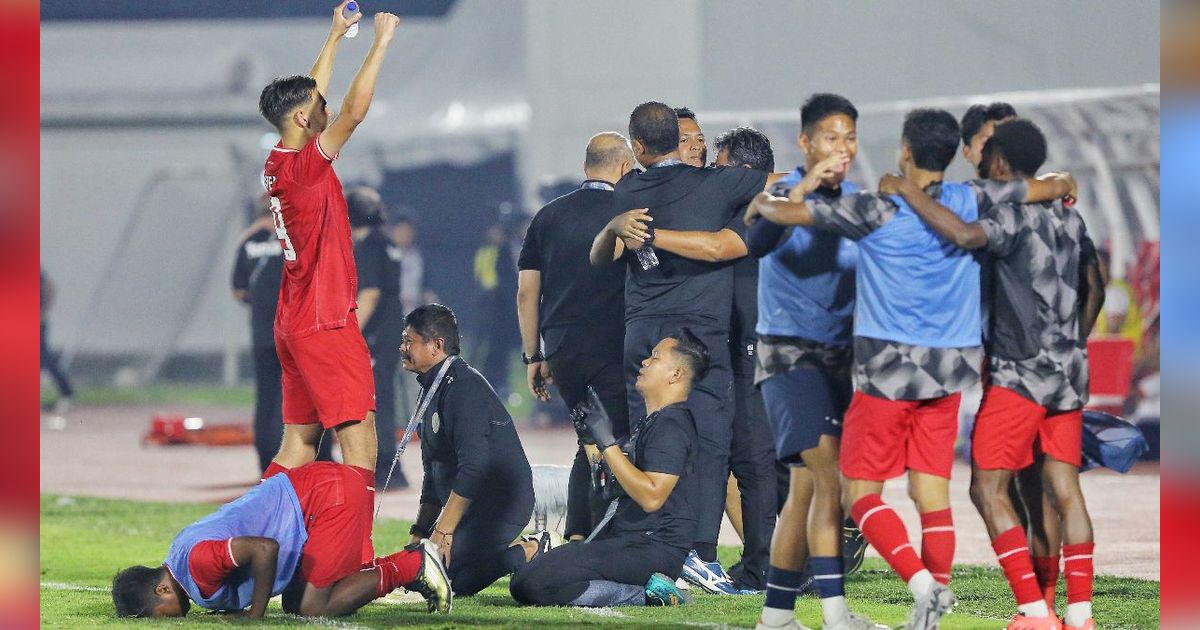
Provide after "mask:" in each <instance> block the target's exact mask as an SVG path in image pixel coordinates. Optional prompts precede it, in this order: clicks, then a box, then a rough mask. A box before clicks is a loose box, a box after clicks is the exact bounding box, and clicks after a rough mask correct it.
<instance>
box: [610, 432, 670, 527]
mask: <svg viewBox="0 0 1200 630" xmlns="http://www.w3.org/2000/svg"><path fill="white" fill-rule="evenodd" d="M602 455H603V456H604V461H606V462H608V467H609V468H610V469H612V473H613V476H614V477H616V478H617V482H618V483H620V484H621V488H622V489H624V490H625V494H628V495H629V498H631V499H633V500H634V501H635V502H637V504H638V506H639V507H641V508H642V509H643V510H645V511H647V512H657V511H658V510H659V508H661V507H662V506H663V504H664V503H666V502H667V498H668V497H670V496H671V491H672V490H674V489H675V484H676V482H678V481H679V475H669V474H667V473H660V472H642V471H641V470H639V469H638V467H637V466H634V465H633V462H631V461H629V458H628V457H626V456H625V453H623V452H621V448H620V447H619V446H617V445H615V444H614V445H612V446H609V447H608V448H606V449H604V452H603V453H602Z"/></svg>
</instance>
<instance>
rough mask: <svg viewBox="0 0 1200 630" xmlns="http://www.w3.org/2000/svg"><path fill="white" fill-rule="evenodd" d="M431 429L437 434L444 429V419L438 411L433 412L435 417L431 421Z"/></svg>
mask: <svg viewBox="0 0 1200 630" xmlns="http://www.w3.org/2000/svg"><path fill="white" fill-rule="evenodd" d="M429 428H431V429H433V432H434V433H437V432H438V431H439V430H441V428H442V417H441V416H439V415H438V412H436V411H435V412H433V417H432V418H430V419H429Z"/></svg>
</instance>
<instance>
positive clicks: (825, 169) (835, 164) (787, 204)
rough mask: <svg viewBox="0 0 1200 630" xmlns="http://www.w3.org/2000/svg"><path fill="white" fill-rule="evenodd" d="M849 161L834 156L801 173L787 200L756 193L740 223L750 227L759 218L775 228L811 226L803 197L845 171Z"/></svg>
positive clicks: (845, 157)
mask: <svg viewBox="0 0 1200 630" xmlns="http://www.w3.org/2000/svg"><path fill="white" fill-rule="evenodd" d="M849 161H850V158H849V156H848V155H847V154H845V153H835V154H833V155H830V156H829V157H827V158H825V159H824V160H821V161H820V162H817V164H816V165H815V166H813V167H812V169H810V170H809V171H808V172H807V173H805V175H804V179H802V180H800V183H798V184H796V186H795V187H793V188H792V189H791V190H790V191H789V192H788V196H787V197H776V196H774V195H772V194H770V193H767V192H761V193H759V194H758V195H756V196H755V197H754V200H753V201H751V202H750V206H749V207H748V208H746V216H745V217H743V221H745V223H746V225H751V224H753V223H754V222H755V221H756V220H758V218H759V217H762V218H764V219H766V220H768V221H770V222H771V223H774V224H776V225H788V226H790V225H812V222H813V221H812V210H811V209H810V208H809V207H808V202H807V201H805V200H804V198H805V197H807V196H808V195H810V194H812V193H813V192H814V191H815V190H816V189H817V188H819V187H820V186H821V180H823V179H826V178H828V177H830V176H831V175H832V174H833V173H834V172H835V171H836V170H838V169H839V168H845V165H846V164H847V163H848V162H849Z"/></svg>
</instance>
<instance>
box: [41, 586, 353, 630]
mask: <svg viewBox="0 0 1200 630" xmlns="http://www.w3.org/2000/svg"><path fill="white" fill-rule="evenodd" d="M39 586H40V587H41V588H45V589H49V590H52V591H88V592H95V593H107V592H109V591H110V589H107V588H104V587H101V586H84V585H83V584H68V583H66V582H41V583H39ZM271 600H272V601H277V600H279V596H275V597H272V598H271ZM273 618H285V619H293V620H296V621H300V622H303V623H306V624H308V625H311V626H324V627H326V628H343V629H344V630H370V628H368V627H366V626H356V625H353V624H349V623H346V622H345V621H338V620H337V619H325V618H323V617H298V616H296V615H289V614H286V613H279V614H270V615H267V619H273Z"/></svg>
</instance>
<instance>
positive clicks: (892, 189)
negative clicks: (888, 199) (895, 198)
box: [879, 173, 906, 195]
mask: <svg viewBox="0 0 1200 630" xmlns="http://www.w3.org/2000/svg"><path fill="white" fill-rule="evenodd" d="M905 181H906V180H905V179H904V178H903V177H900V176H899V175H897V174H895V173H884V174H883V177H880V178H879V194H881V195H900V194H903V190H904V183H905Z"/></svg>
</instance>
